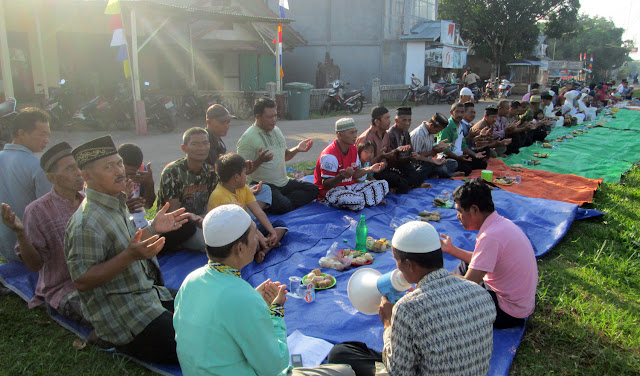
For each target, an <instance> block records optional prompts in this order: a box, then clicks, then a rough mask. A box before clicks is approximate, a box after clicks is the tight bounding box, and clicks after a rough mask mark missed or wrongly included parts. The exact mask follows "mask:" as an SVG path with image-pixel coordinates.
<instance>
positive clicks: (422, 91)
mask: <svg viewBox="0 0 640 376" xmlns="http://www.w3.org/2000/svg"><path fill="white" fill-rule="evenodd" d="M427 91H429V87H428V86H421V87H419V88H418V93H425V92H427Z"/></svg>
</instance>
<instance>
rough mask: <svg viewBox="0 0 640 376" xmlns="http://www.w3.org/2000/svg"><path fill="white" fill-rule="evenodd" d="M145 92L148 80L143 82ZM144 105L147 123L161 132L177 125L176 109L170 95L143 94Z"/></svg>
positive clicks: (168, 130)
mask: <svg viewBox="0 0 640 376" xmlns="http://www.w3.org/2000/svg"><path fill="white" fill-rule="evenodd" d="M144 86H145V90H146V91H147V92H146V93H145V94H148V89H149V82H145V83H144ZM144 106H145V112H146V119H147V125H148V126H149V127H153V128H157V129H159V130H161V131H163V132H171V131H172V130H173V129H174V128H175V127H176V125H177V119H176V115H177V109H176V106H175V105H174V104H173V101H172V100H171V97H168V96H164V95H160V96H156V97H151V96H149V95H145V97H144Z"/></svg>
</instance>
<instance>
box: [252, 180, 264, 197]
mask: <svg viewBox="0 0 640 376" xmlns="http://www.w3.org/2000/svg"><path fill="white" fill-rule="evenodd" d="M250 189H251V193H253V195H254V196H257V195H258V193H260V192H261V191H262V182H260V183H258V184H256V185H254V186H253V187H251V188H250Z"/></svg>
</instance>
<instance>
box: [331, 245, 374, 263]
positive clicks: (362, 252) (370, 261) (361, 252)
mask: <svg viewBox="0 0 640 376" xmlns="http://www.w3.org/2000/svg"><path fill="white" fill-rule="evenodd" d="M342 251H344V249H343V250H340V251H338V252H339V253H340V256H342ZM356 252H360V254H365V253H367V252H364V251H356ZM371 256H373V255H371ZM354 258H355V257H354ZM374 258H375V257H374ZM371 264H373V260H369V261H367V262H365V263H364V264H362V265H361V264H356V263H355V262H352V263H351V266H355V267H358V266H365V265H371Z"/></svg>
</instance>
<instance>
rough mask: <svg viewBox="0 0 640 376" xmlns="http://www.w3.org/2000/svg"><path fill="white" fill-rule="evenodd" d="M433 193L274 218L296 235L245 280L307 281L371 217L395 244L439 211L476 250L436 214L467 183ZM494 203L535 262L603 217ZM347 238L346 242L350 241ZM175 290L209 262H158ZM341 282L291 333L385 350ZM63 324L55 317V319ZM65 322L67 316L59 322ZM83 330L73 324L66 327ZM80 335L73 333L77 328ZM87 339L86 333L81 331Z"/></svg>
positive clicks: (188, 258)
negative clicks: (406, 227) (577, 223)
mask: <svg viewBox="0 0 640 376" xmlns="http://www.w3.org/2000/svg"><path fill="white" fill-rule="evenodd" d="M429 182H430V183H432V184H433V188H431V189H415V190H412V191H411V192H410V193H409V194H406V195H389V196H388V197H387V205H384V206H377V207H373V208H365V209H364V210H362V211H360V212H358V213H354V212H350V211H344V210H337V209H335V208H331V207H328V206H325V205H323V204H320V203H312V204H309V205H306V206H304V207H302V208H299V209H297V210H295V211H293V212H291V213H287V214H285V215H282V216H272V217H271V218H272V219H282V220H284V221H285V222H286V223H287V225H288V227H289V229H290V231H289V233H287V235H286V236H285V237H284V238H283V241H282V246H281V247H280V248H278V249H275V250H273V251H272V252H271V253H269V254H268V255H267V257H266V259H265V261H264V262H263V263H262V264H255V263H252V264H250V265H248V266H247V267H245V268H244V269H243V270H242V277H243V278H244V279H246V280H247V281H249V282H250V283H251V284H252V285H254V286H257V285H258V284H260V283H261V282H263V281H264V280H266V279H267V278H271V280H272V281H282V282H283V283H286V282H287V281H288V278H289V277H290V276H303V275H305V274H307V273H308V272H309V271H310V270H311V269H315V268H317V267H318V259H319V258H320V257H322V256H324V255H325V254H326V252H327V250H328V249H329V248H330V247H331V245H332V244H333V243H334V242H338V243H339V244H340V245H341V246H343V247H346V246H349V247H351V248H353V247H354V246H355V229H356V225H357V222H358V220H359V219H360V215H365V217H366V220H367V226H368V228H369V235H371V236H373V237H375V238H382V237H386V238H389V239H390V238H392V237H393V231H394V229H393V228H392V227H391V226H390V224H391V223H392V222H393V221H395V222H398V221H402V220H406V219H408V218H410V217H411V216H417V213H418V212H419V211H422V210H429V211H433V210H438V211H439V212H440V213H441V214H442V220H441V221H440V222H432V224H433V225H434V226H435V228H436V229H437V230H438V232H441V233H445V234H447V235H449V236H451V237H452V238H453V240H454V244H455V245H456V246H458V247H461V248H464V249H467V250H473V246H474V244H475V237H476V235H477V232H475V231H466V230H464V229H463V228H462V226H461V225H460V223H459V222H458V220H457V219H456V210H455V209H435V208H434V207H433V206H432V204H431V202H432V200H433V199H434V198H435V197H436V196H438V195H440V194H441V193H442V192H444V191H447V192H449V193H451V192H453V190H454V189H455V188H456V187H457V186H459V185H460V184H462V182H460V181H452V180H432V181H429ZM493 200H494V203H495V206H496V210H497V211H498V213H499V214H501V215H503V216H505V217H507V218H509V219H511V220H512V221H513V222H514V223H516V224H517V225H518V226H520V227H521V228H522V229H523V230H524V232H525V233H526V234H527V236H528V237H529V239H530V240H531V243H532V244H533V248H534V250H535V253H536V256H537V257H540V256H542V255H544V254H545V253H547V252H548V251H549V250H551V248H552V247H553V246H555V245H556V244H557V243H558V242H559V241H560V239H562V237H563V236H564V235H565V234H566V232H567V231H568V229H569V227H570V226H571V224H572V223H573V221H574V219H576V218H588V217H593V216H597V215H602V213H600V212H598V211H597V210H590V211H585V210H582V209H578V207H577V206H576V205H575V204H569V203H565V202H560V201H552V200H545V199H537V198H529V197H525V196H521V195H518V194H514V193H510V192H507V191H503V190H500V189H495V190H494V191H493ZM344 239H346V243H345V242H344V241H343V240H344ZM374 256H375V260H374V262H373V264H371V265H369V267H372V268H374V269H377V270H379V271H380V272H383V273H384V272H388V271H391V270H393V269H394V268H395V261H394V260H393V257H392V255H391V252H386V253H382V254H375V255H374ZM159 262H160V266H161V269H162V272H163V275H164V279H165V283H166V285H167V286H168V287H170V288H174V289H178V288H179V287H180V284H181V283H182V281H183V279H184V278H185V277H186V276H187V275H188V274H189V273H190V272H191V271H193V270H194V269H196V268H198V267H200V266H203V265H205V264H206V256H205V255H203V254H196V253H189V252H180V253H176V254H172V255H166V256H163V257H160V258H159ZM457 263H458V261H457V260H455V259H453V258H452V257H450V256H448V255H445V267H446V268H447V269H448V270H453V268H454V267H455V266H456V265H457ZM326 271H327V272H329V273H330V274H332V275H333V276H335V277H336V280H337V283H336V286H335V287H334V288H331V289H329V290H324V291H318V292H317V294H316V300H315V301H314V302H313V303H310V304H309V303H305V302H303V301H302V300H299V299H293V298H291V299H288V300H287V303H286V305H285V309H286V316H285V321H286V324H287V331H288V332H290V333H292V332H293V331H295V330H300V331H301V332H302V333H303V334H305V335H309V336H312V337H318V338H322V339H325V340H328V341H330V342H332V343H338V342H343V341H351V340H357V341H361V342H365V343H366V344H367V345H368V346H369V347H371V348H374V349H377V350H380V349H381V347H382V331H383V328H382V325H381V324H380V320H379V318H378V317H377V316H366V315H363V314H361V313H358V312H357V311H356V310H355V309H354V308H353V306H352V305H351V303H350V302H349V299H348V297H347V292H346V289H347V283H348V281H349V278H350V277H351V275H352V274H353V272H354V271H355V268H352V269H350V270H347V271H343V272H338V271H335V270H329V269H328V270H326ZM0 278H1V279H2V280H3V282H4V283H5V284H6V285H8V286H10V287H11V288H12V289H14V290H17V291H20V292H21V296H22V297H23V299H25V300H29V299H31V297H32V296H33V292H34V288H35V282H36V279H37V274H35V273H31V272H29V271H28V270H27V269H26V267H24V265H22V264H20V263H8V264H0ZM54 318H56V317H54ZM56 319H57V320H58V321H59V322H60V320H61V318H60V317H57V318H56ZM74 328H75V329H81V328H79V327H76V326H74V325H73V324H71V327H68V326H67V329H70V330H72V329H74ZM72 331H74V330H72ZM74 332H76V334H78V335H80V336H86V334H87V333H86V329H85V330H84V332H83V331H82V330H75V331H74ZM523 334H524V327H518V328H513V329H508V330H494V352H493V358H492V360H491V371H490V375H507V374H508V372H509V367H510V365H511V362H512V360H513V357H514V356H515V353H516V350H517V348H518V345H519V343H520V340H521V338H522V335H523ZM141 364H142V365H144V366H146V367H148V368H150V369H152V370H153V371H156V372H159V373H168V374H174V375H179V374H181V373H180V370H179V367H175V366H174V367H167V366H158V365H152V364H146V363H141Z"/></svg>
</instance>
